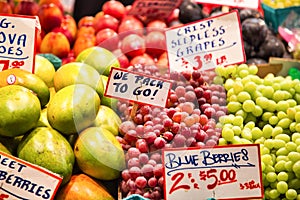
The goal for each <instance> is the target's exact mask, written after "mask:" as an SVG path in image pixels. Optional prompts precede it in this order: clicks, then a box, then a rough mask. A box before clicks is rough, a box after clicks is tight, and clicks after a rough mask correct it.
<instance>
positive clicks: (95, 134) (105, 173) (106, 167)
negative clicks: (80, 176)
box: [74, 127, 125, 180]
mask: <svg viewBox="0 0 300 200" xmlns="http://www.w3.org/2000/svg"><path fill="white" fill-rule="evenodd" d="M74 154H75V158H76V161H77V164H78V167H79V168H80V169H81V170H82V171H83V172H84V173H85V174H87V175H90V176H91V177H94V178H96V179H100V180H114V179H117V178H119V177H120V174H121V171H122V170H123V169H124V168H125V154H124V151H123V149H122V146H121V144H120V143H119V141H118V140H117V139H116V137H115V136H114V135H113V134H112V133H111V132H109V131H108V130H107V129H105V128H101V127H89V128H87V129H85V130H83V131H82V132H81V133H80V134H79V137H78V139H77V141H76V143H75V146H74Z"/></svg>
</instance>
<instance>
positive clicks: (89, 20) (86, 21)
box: [78, 16, 94, 28]
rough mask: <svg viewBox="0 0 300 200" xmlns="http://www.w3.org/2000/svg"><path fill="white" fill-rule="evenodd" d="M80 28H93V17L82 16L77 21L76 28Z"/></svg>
mask: <svg viewBox="0 0 300 200" xmlns="http://www.w3.org/2000/svg"><path fill="white" fill-rule="evenodd" d="M82 26H94V16H84V17H82V18H81V19H80V20H79V21H78V28H81V27H82Z"/></svg>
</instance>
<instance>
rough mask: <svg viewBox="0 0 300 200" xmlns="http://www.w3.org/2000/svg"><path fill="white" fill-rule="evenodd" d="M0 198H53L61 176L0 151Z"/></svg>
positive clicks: (24, 199)
mask: <svg viewBox="0 0 300 200" xmlns="http://www.w3.org/2000/svg"><path fill="white" fill-rule="evenodd" d="M0 180H1V187H0V197H2V199H7V200H8V199H22V200H30V199H36V200H39V199H41V200H42V199H43V200H46V199H53V198H54V195H55V193H56V191H57V190H58V187H59V185H60V184H61V181H62V177H60V176H59V175H57V174H54V173H52V172H50V171H48V170H46V169H44V168H41V167H39V166H36V165H33V164H31V163H29V162H26V161H24V160H21V159H19V158H16V157H14V156H11V155H8V154H6V153H4V152H2V151H0Z"/></svg>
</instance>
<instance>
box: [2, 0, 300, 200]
mask: <svg viewBox="0 0 300 200" xmlns="http://www.w3.org/2000/svg"><path fill="white" fill-rule="evenodd" d="M129 9H130V6H126V7H125V6H123V5H122V3H121V2H118V1H114V0H111V1H107V2H106V3H105V4H104V5H103V7H102V11H101V12H99V13H97V14H96V15H95V16H85V17H83V18H82V19H81V20H80V21H79V22H78V23H76V22H75V20H74V18H73V17H72V16H71V15H70V14H67V13H64V9H63V6H62V4H61V3H60V1H59V0H40V1H39V2H36V1H30V0H29V1H20V2H10V3H6V2H5V3H4V2H2V1H0V12H1V13H10V14H12V13H14V14H23V15H37V16H38V17H39V20H40V23H41V27H42V30H41V33H40V34H38V37H37V44H36V47H37V54H36V55H35V72H34V73H33V74H32V73H29V72H27V71H24V70H21V69H8V70H5V71H2V72H0V149H1V151H4V152H6V153H9V154H12V155H14V156H16V157H18V158H21V159H24V160H26V161H28V162H31V163H33V164H36V165H38V166H41V167H44V168H46V169H48V170H50V171H52V172H54V173H57V174H59V175H61V176H62V177H63V181H62V184H61V186H60V188H59V190H58V192H57V194H56V197H55V199H57V200H74V199H76V198H77V199H89V200H90V199H93V200H94V199H109V200H110V199H116V197H115V196H118V195H119V196H121V198H126V197H130V196H131V195H133V194H139V195H141V196H143V197H145V198H148V199H153V200H156V199H163V198H164V178H163V167H164V166H163V163H162V152H161V151H162V149H163V148H178V147H214V146H215V145H228V144H253V143H258V144H260V151H261V161H262V163H261V165H262V173H263V174H262V177H263V187H264V194H265V199H287V200H290V199H300V148H299V146H300V82H299V79H294V78H291V77H290V76H286V77H283V76H275V75H274V74H268V75H267V76H266V77H264V78H262V77H259V76H258V75H257V74H258V70H259V68H258V67H257V64H261V63H267V62H268V59H269V57H291V55H289V53H288V51H287V49H286V47H285V43H284V42H282V41H281V40H280V38H279V37H277V35H275V34H274V33H272V32H271V31H270V30H269V28H268V27H267V25H266V24H265V22H264V19H263V15H262V14H261V13H259V12H258V11H255V10H250V9H240V10H239V15H240V20H241V30H242V39H243V41H244V47H245V53H246V56H247V62H246V63H242V64H238V65H230V66H226V67H223V66H216V68H215V69H214V70H209V71H200V70H194V71H183V72H180V73H179V72H172V73H171V74H169V73H168V59H167V54H166V46H165V45H166V44H165V34H164V31H165V30H167V29H168V28H170V27H174V26H178V25H183V24H186V23H189V22H192V21H195V20H200V19H204V18H206V17H209V16H213V15H216V14H218V13H222V12H225V11H223V10H221V9H220V7H215V8H213V9H208V8H207V7H206V6H205V5H197V4H195V3H194V2H192V1H189V0H186V1H184V2H183V3H182V4H181V6H180V8H178V9H175V10H174V12H173V13H172V14H171V16H170V17H168V18H167V19H145V18H139V17H136V16H131V15H128V14H127V13H128V11H129ZM57 44H59V45H57ZM43 54H44V55H45V54H51V55H53V56H56V57H57V58H58V59H60V60H61V61H62V63H61V66H58V67H54V65H53V63H52V62H51V59H47V58H46V57H44V56H42V55H43ZM112 67H114V68H124V69H126V70H128V71H132V72H135V73H142V74H145V75H149V76H153V77H159V78H162V79H167V80H169V81H170V82H171V83H172V87H171V89H170V93H169V95H168V98H167V104H166V106H165V107H158V106H151V105H145V104H139V103H133V102H130V101H126V100H121V99H120V100H119V99H115V98H110V97H107V96H105V95H104V92H105V88H106V86H107V84H108V77H109V73H110V71H111V68H112ZM10 74H14V75H15V76H16V81H15V82H14V83H13V84H9V83H8V81H7V80H8V77H9V75H10ZM107 181H116V182H117V184H118V185H119V190H120V191H119V193H120V194H117V195H116V194H111V193H110V192H109V189H108V188H107V186H106V185H105V184H104V183H105V182H107Z"/></svg>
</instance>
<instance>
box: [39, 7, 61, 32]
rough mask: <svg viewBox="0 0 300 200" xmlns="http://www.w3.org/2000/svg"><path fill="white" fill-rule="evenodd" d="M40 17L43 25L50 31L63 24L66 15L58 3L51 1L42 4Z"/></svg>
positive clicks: (46, 30)
mask: <svg viewBox="0 0 300 200" xmlns="http://www.w3.org/2000/svg"><path fill="white" fill-rule="evenodd" d="M38 17H39V19H40V23H41V27H42V28H43V29H44V30H45V32H46V33H48V32H49V31H51V30H52V29H54V28H55V27H59V26H60V25H61V22H62V21H63V18H64V15H63V12H62V11H61V9H60V8H59V7H58V6H57V5H56V4H54V3H50V4H43V5H41V6H40V9H39V12H38Z"/></svg>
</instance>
